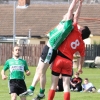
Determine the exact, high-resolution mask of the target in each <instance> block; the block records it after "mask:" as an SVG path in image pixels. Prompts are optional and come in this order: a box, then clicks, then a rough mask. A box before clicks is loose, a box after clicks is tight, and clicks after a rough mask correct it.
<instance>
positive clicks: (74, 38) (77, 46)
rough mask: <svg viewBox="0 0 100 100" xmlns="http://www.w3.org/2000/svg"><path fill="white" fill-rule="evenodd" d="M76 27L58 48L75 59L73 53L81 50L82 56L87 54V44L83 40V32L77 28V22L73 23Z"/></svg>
mask: <svg viewBox="0 0 100 100" xmlns="http://www.w3.org/2000/svg"><path fill="white" fill-rule="evenodd" d="M73 26H74V29H73V30H72V32H71V33H70V35H69V36H68V37H67V38H66V39H65V40H64V42H63V43H62V44H61V45H60V46H59V48H58V50H59V51H61V52H62V53H63V54H64V55H65V56H67V57H68V58H70V59H71V60H72V59H73V54H74V53H75V52H77V51H78V52H79V53H80V55H81V56H82V57H84V56H85V44H84V41H83V40H82V37H81V33H80V32H79V30H78V28H77V23H75V24H73Z"/></svg>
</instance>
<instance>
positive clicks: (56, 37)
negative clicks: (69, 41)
mask: <svg viewBox="0 0 100 100" xmlns="http://www.w3.org/2000/svg"><path fill="white" fill-rule="evenodd" d="M72 29H73V25H72V20H67V21H61V22H60V23H59V24H58V26H57V27H56V28H54V29H53V30H52V31H51V32H49V33H48V35H49V40H48V43H47V44H49V45H50V46H51V47H52V49H55V50H57V48H58V47H59V46H60V44H61V43H62V42H63V41H64V39H65V38H66V37H67V36H68V35H69V33H70V32H71V31H72Z"/></svg>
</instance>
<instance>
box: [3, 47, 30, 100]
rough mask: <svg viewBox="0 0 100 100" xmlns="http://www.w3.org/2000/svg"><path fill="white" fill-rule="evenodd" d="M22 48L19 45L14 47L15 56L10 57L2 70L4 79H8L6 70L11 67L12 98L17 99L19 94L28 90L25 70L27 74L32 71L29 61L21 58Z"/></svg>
mask: <svg viewBox="0 0 100 100" xmlns="http://www.w3.org/2000/svg"><path fill="white" fill-rule="evenodd" d="M20 52H21V49H20V47H19V46H15V47H14V48H13V52H12V53H13V57H12V58H11V59H8V60H7V61H6V62H5V64H4V67H3V69H2V71H1V75H2V79H3V80H5V79H7V76H6V74H5V71H6V70H8V69H9V72H10V73H9V77H8V79H9V90H10V91H9V92H10V94H11V100H17V95H19V94H21V93H23V92H25V91H26V90H27V88H26V84H25V81H24V78H25V76H24V71H25V73H26V75H27V76H29V75H30V71H29V69H28V66H27V62H26V61H25V60H23V59H21V58H20ZM20 99H21V100H26V97H20Z"/></svg>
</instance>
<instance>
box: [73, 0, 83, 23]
mask: <svg viewBox="0 0 100 100" xmlns="http://www.w3.org/2000/svg"><path fill="white" fill-rule="evenodd" d="M82 2H83V0H79V5H78V7H77V9H76V11H75V13H74V19H73V21H74V23H77V22H78V19H79V16H80V13H81V8H82Z"/></svg>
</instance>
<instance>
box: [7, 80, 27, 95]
mask: <svg viewBox="0 0 100 100" xmlns="http://www.w3.org/2000/svg"><path fill="white" fill-rule="evenodd" d="M26 90H27V87H26V84H25V81H24V80H21V79H11V80H10V81H9V92H10V94H11V93H16V94H17V95H19V94H21V93H23V92H25V91H26Z"/></svg>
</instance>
